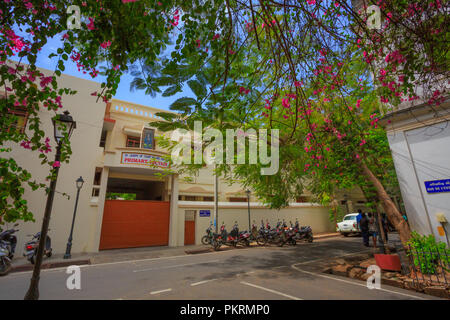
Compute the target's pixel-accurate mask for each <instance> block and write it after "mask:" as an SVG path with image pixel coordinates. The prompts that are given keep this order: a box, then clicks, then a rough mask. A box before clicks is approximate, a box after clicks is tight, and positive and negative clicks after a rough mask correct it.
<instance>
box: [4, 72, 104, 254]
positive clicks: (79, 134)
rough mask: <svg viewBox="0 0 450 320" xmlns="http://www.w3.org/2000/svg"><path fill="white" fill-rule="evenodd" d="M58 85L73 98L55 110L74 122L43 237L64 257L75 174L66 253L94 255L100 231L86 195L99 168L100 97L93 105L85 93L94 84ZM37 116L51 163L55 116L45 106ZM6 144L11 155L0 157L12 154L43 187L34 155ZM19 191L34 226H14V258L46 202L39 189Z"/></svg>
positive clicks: (70, 81)
mask: <svg viewBox="0 0 450 320" xmlns="http://www.w3.org/2000/svg"><path fill="white" fill-rule="evenodd" d="M42 72H44V73H45V74H46V75H48V74H51V72H50V71H49V70H44V69H42ZM58 83H59V87H68V88H71V89H73V90H77V94H76V95H74V96H66V95H63V97H62V105H63V108H62V109H61V110H60V111H59V112H62V111H64V110H68V111H69V112H70V114H71V115H72V117H73V119H74V120H75V121H76V122H77V128H76V129H75V130H74V132H73V135H72V138H71V147H72V152H73V154H72V156H71V158H70V163H69V164H66V163H62V164H61V168H60V170H59V176H58V181H57V186H56V191H57V193H56V194H55V198H54V202H53V210H52V214H51V220H50V227H49V228H50V230H51V231H50V232H49V236H50V237H51V239H52V246H53V250H54V253H64V252H65V250H66V244H67V239H68V237H69V233H70V226H71V223H72V216H73V210H74V205H75V197H76V186H75V180H76V179H77V178H78V177H79V176H83V179H84V181H85V183H84V186H83V188H82V190H81V192H80V199H79V203H78V210H77V217H76V222H75V228H74V232H73V245H72V253H75V252H92V251H97V250H98V247H97V248H95V245H93V242H92V235H93V234H96V233H97V232H98V233H99V232H100V230H97V228H98V223H96V220H97V218H98V210H97V209H98V207H96V206H91V192H92V185H93V179H94V171H95V167H96V166H102V163H101V158H102V154H103V149H102V148H100V147H99V142H100V135H101V129H102V126H103V117H104V113H105V107H106V105H105V103H104V102H103V101H102V100H101V99H100V101H99V102H96V97H93V96H91V95H90V94H91V93H92V92H94V91H98V90H99V89H100V85H99V84H98V83H96V82H93V81H88V80H83V79H79V78H76V77H72V76H67V75H62V76H61V78H60V79H59V81H58ZM39 113H40V119H41V122H42V125H41V126H42V127H41V129H42V130H44V131H45V135H46V136H48V137H49V138H50V139H51V142H50V144H51V145H52V153H49V158H50V159H51V160H53V159H54V152H55V150H56V142H55V141H54V138H53V125H52V122H51V118H52V117H53V116H54V115H55V113H54V112H53V111H48V110H47V109H45V108H42V109H41V110H40V112H39ZM11 146H12V147H13V152H12V153H10V154H2V156H12V157H13V158H14V159H16V161H17V162H18V163H19V165H21V166H22V167H24V168H26V169H27V170H29V171H30V172H31V174H32V177H33V179H35V180H37V181H38V182H42V183H46V184H47V185H48V181H45V177H46V176H47V175H48V173H49V166H48V165H46V166H41V164H40V160H39V158H38V156H39V152H37V151H36V152H32V151H30V150H26V149H24V148H22V147H20V146H19V145H18V144H11ZM25 190H26V192H25V195H24V198H25V199H26V200H27V201H28V205H29V209H30V211H31V212H33V214H34V218H35V220H36V222H21V223H20V225H19V227H18V229H20V231H19V232H18V234H17V238H18V243H17V250H16V255H18V256H19V255H21V254H22V252H23V245H24V243H25V242H26V241H28V240H29V239H30V237H27V235H28V234H34V233H36V232H38V231H40V230H41V225H42V218H43V214H44V209H45V204H46V199H47V195H46V194H45V192H44V191H43V190H38V191H31V190H30V188H28V187H26V189H25ZM62 193H67V194H68V195H70V200H69V199H67V198H66V197H64V196H63V195H62Z"/></svg>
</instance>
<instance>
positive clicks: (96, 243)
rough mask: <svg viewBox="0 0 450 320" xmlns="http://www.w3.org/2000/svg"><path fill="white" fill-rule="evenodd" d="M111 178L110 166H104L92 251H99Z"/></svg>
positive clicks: (92, 236) (90, 249) (92, 238)
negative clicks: (107, 188)
mask: <svg viewBox="0 0 450 320" xmlns="http://www.w3.org/2000/svg"><path fill="white" fill-rule="evenodd" d="M108 178H109V168H108V167H104V168H103V171H102V177H101V181H100V186H101V187H100V193H99V195H98V203H97V216H96V217H95V224H94V227H93V233H92V235H91V241H90V243H91V244H92V245H93V247H90V248H89V251H91V252H98V248H99V246H100V236H101V232H102V222H103V210H104V208H105V199H106V187H107V185H108Z"/></svg>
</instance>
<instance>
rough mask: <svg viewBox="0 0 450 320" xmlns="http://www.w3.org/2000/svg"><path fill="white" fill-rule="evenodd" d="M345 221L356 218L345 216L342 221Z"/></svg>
mask: <svg viewBox="0 0 450 320" xmlns="http://www.w3.org/2000/svg"><path fill="white" fill-rule="evenodd" d="M345 220H356V216H346V217H344V221H345Z"/></svg>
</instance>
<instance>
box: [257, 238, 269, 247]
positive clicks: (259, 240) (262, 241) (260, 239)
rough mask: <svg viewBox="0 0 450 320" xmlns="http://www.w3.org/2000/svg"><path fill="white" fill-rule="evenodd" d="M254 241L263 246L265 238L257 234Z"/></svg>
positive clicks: (265, 241)
mask: <svg viewBox="0 0 450 320" xmlns="http://www.w3.org/2000/svg"><path fill="white" fill-rule="evenodd" d="M256 243H257V244H258V245H260V246H265V245H266V243H267V239H266V238H264V237H263V236H257V237H256Z"/></svg>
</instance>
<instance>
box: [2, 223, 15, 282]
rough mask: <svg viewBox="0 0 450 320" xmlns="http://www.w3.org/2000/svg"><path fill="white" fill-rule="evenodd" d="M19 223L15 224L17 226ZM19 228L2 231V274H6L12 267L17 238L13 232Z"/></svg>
mask: <svg viewBox="0 0 450 320" xmlns="http://www.w3.org/2000/svg"><path fill="white" fill-rule="evenodd" d="M18 225H19V224H17V223H16V224H15V225H14V227H17V226H18ZM17 231H19V230H16V229H14V228H13V229H8V230H5V231H3V232H2V233H0V276H6V275H7V274H8V273H9V272H10V271H11V269H12V267H11V259H12V258H13V257H14V252H15V249H16V244H17V238H16V236H14V235H13V234H14V233H16V232H17Z"/></svg>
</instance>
